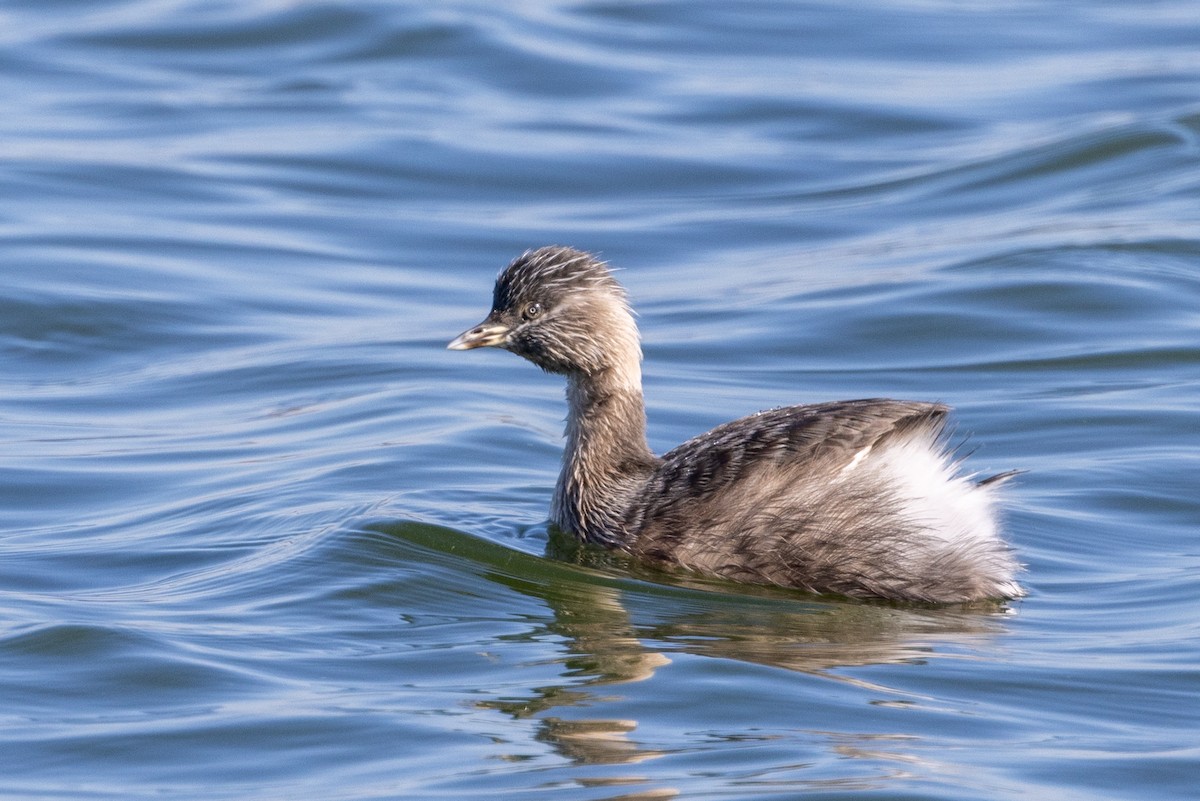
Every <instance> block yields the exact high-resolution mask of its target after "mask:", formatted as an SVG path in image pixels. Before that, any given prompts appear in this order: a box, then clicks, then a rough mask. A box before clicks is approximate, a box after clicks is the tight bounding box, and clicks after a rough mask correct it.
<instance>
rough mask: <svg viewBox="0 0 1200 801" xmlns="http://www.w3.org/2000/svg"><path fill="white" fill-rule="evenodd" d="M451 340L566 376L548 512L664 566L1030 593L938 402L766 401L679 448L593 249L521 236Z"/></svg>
mask: <svg viewBox="0 0 1200 801" xmlns="http://www.w3.org/2000/svg"><path fill="white" fill-rule="evenodd" d="M447 347H448V348H449V349H451V350H471V349H474V348H484V347H491V348H499V349H502V350H507V351H510V352H512V353H514V354H516V355H518V356H521V357H524V358H525V359H527V360H528V361H530V362H533V363H534V364H535V365H537V366H538V367H540V368H542V370H544V371H546V372H549V373H554V374H558V375H562V376H565V378H566V384H567V388H566V400H567V406H568V415H567V420H566V431H565V434H564V438H565V447H564V451H563V460H562V468H561V471H560V474H559V476H558V481H557V483H556V485H555V489H554V496H553V500H552V502H551V507H550V522H551V523H552V524H553V525H555V526H557V527H558V528H559V529H561V530H563V531H565V532H568V533H569V534H571V535H573V536H574V537H575V538H577V539H578V540H579V541H580V542H582V543H585V544H592V545H597V546H601V547H604V548H607V549H610V550H616V551H621V552H624V553H626V554H628V555H630V556H631V557H633V558H634V559H637V560H639V561H644V562H647V563H651V564H654V565H657V566H660V567H662V568H664V569H668V570H678V569H682V570H684V571H690V572H692V573H696V574H700V575H704V576H709V577H719V578H723V579H728V580H730V581H734V582H740V583H744V584H764V585H778V586H782V587H790V588H795V589H797V590H801V591H803V592H806V593H812V594H817V595H833V596H842V597H845V598H850V599H875V600H886V601H900V602H923V603H931V604H964V603H971V602H976V601H988V600H994V601H1004V600H1009V599H1015V598H1019V597H1021V596H1022V595H1023V594H1024V591H1023V589H1022V587H1021V586H1020V585H1019V584H1018V582H1017V579H1016V576H1017V574H1018V573H1019V571H1020V570H1021V567H1020V565H1019V564H1018V562H1017V560H1016V557H1015V555H1014V551H1013V549H1012V548H1011V547H1010V546H1009V545H1008V544H1007V543H1006V542H1005V541H1004V539H1003V538H1002V536H1001V533H1000V522H999V514H998V506H999V497H998V493H997V490H998V488H999V487H1000V486H1001V485H1003V484H1004V483H1005V482H1006V481H1007V480H1008V479H1009V478H1011V477H1012V476H1013V475H1015V474H1016V473H1018V472H1020V471H1008V472H1004V473H1000V474H997V475H993V476H990V477H987V478H983V479H981V480H977V479H976V478H975V477H974V476H972V475H967V474H964V473H963V472H962V469H961V459H960V458H959V457H958V456H957V455H956V449H955V448H953V447H951V445H950V444H949V442H948V439H949V436H948V433H947V423H948V415H949V413H950V408H949V407H948V406H946V405H944V404H942V403H936V402H922V401H905V400H892V399H887V398H869V399H861V400H843V401H832V402H820V403H810V404H805V405H797V406H785V407H780V408H774V409H768V410H765V411H760V412H758V413H756V414H752V415H750V416H748V417H743V418H741V419H737V420H733V421H731V422H727V423H724V424H722V425H719V426H717V427H716V428H714V429H712V430H711V431H709V432H707V433H704V434H701V435H699V436H697V437H695V438H694V439H691V440H689V441H687V442H685V443H683V444H682V445H679V446H678V447H676V448H674V449H673V450H671V451H668V452H667V453H665V454H663V455H661V456H657V455H655V454H654V453H653V452H652V451H651V449H650V447H649V445H648V442H647V438H646V408H645V401H644V397H643V392H642V374H641V362H642V350H641V341H640V335H639V331H638V327H637V324H636V322H635V319H634V314H633V311H632V309H631V307H630V303H629V299H628V295H627V293H626V291H625V289H624V287H622V286H621V284H620V283H618V282H617V280H616V278H614V276H613V273H612V271H611V270H610V269H609V267H608V265H607V264H606V263H604V262H603V261H601V260H600V259H599V258H598V257H596V256H594V255H592V254H590V253H587V252H583V251H580V250H576V249H574V248H570V247H564V246H557V245H553V246H547V247H541V248H537V249H532V250H528V251H526V252H524V253H523V254H521V255H520V256H519V257H517V258H516V259H515V260H513V261H512V262H511V263H510V264H509V265H508V266H507V267H505V268H504V269H503V270H501V272H500V274H499V275H498V276H497V278H496V282H495V286H494V288H493V293H492V307H491V310H490V312H489V313H488V315H487V317H486V318H485V319H484V320H483V321H482V322H481V323H479V324H478V325H475V326H473V327H472V328H469V329H467V330H466V331H464V332H463V333H462V334H460V335H459V336H458V337H456V338H455V339H454V340H453V341H451V342H450V343H449V344H448V345H447Z"/></svg>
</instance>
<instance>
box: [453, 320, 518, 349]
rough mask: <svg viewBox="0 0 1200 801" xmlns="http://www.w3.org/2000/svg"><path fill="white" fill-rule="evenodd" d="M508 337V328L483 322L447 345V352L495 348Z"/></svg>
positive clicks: (486, 321)
mask: <svg viewBox="0 0 1200 801" xmlns="http://www.w3.org/2000/svg"><path fill="white" fill-rule="evenodd" d="M507 337H508V326H506V325H501V324H500V323H493V322H489V321H488V320H484V321H483V322H482V323H480V324H479V325H477V326H475V327H474V328H471V329H469V330H467V331H463V332H462V333H461V334H459V335H458V336H456V337H455V338H454V340H453V341H452V342H451V343H450V344H449V345H447V346H446V347H447V349H449V350H471V349H472V348H495V347H499V346H500V345H503V344H504V340H505V339H506V338H507Z"/></svg>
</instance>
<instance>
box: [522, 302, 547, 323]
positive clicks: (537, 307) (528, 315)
mask: <svg viewBox="0 0 1200 801" xmlns="http://www.w3.org/2000/svg"><path fill="white" fill-rule="evenodd" d="M541 313H542V304H540V303H530V304H529V305H528V306H526V307H525V311H524V312H522V313H521V316H522V317H524V318H525V319H526V320H532V319H533V318H534V317H537V316H538V315H539V314H541Z"/></svg>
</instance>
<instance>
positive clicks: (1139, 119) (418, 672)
mask: <svg viewBox="0 0 1200 801" xmlns="http://www.w3.org/2000/svg"><path fill="white" fill-rule="evenodd" d="M505 6H511V7H505ZM0 41H2V42H3V47H2V48H0V65H2V66H0V96H3V97H4V98H5V102H4V106H5V113H4V114H3V115H0V144H2V147H0V241H2V242H3V247H2V249H0V252H2V253H3V257H2V259H3V275H4V279H3V282H2V284H0V354H2V358H3V367H4V369H3V371H2V373H0V382H2V386H3V391H2V392H0V442H2V443H3V444H2V445H0V498H2V501H0V532H2V534H0V592H2V593H3V605H2V607H0V609H2V611H3V614H2V617H0V622H2V625H0V699H2V704H0V795H2V796H3V797H5V798H37V799H78V798H92V799H130V798H148V797H155V798H171V799H219V798H237V799H246V798H254V799H260V798H261V799H274V798H288V799H309V798H311V799H383V798H454V799H458V798H479V797H503V798H512V799H526V798H530V799H531V798H554V799H582V800H586V801H594V800H597V801H598V800H599V799H618V798H619V799H661V798H670V797H676V796H678V797H682V798H689V799H749V798H754V799H757V798H771V799H792V798H805V799H810V798H811V799H862V798H876V799H954V801H961V800H962V799H1018V798H1021V799H1024V798H1055V799H1067V800H1068V801H1070V800H1071V799H1088V800H1089V801H1091V800H1092V799H1156V800H1158V799H1174V798H1186V797H1196V789H1195V788H1196V784H1197V777H1198V776H1200V742H1198V740H1197V730H1198V729H1200V701H1197V688H1198V687H1200V669H1198V668H1197V664H1198V662H1200V623H1198V622H1197V618H1198V612H1200V604H1198V600H1200V545H1198V544H1197V542H1198V540H1197V533H1198V528H1200V501H1198V500H1197V492H1196V490H1197V486H1198V479H1200V426H1197V424H1196V409H1197V389H1198V387H1200V344H1198V343H1200V226H1198V224H1200V202H1198V201H1200V101H1198V100H1197V97H1200V94H1198V93H1200V6H1198V5H1197V4H1196V3H1194V2H1149V3H1134V4H1129V3H1119V2H1096V3H1022V2H1011V3H987V2H974V3H945V4H943V3H938V2H917V1H916V0H911V1H910V2H904V0H873V2H871V3H868V4H849V5H845V4H838V3H828V4H822V3H786V2H767V1H764V2H745V3H741V2H739V3H732V4H731V3H695V2H687V3H671V2H655V3H632V2H631V3H621V2H607V3H604V2H586V3H585V2H528V3H520V4H500V5H499V6H497V5H496V4H490V3H474V4H472V3H466V2H459V3H448V4H416V3H413V4H405V3H384V2H374V3H364V2H356V3H337V2H328V1H327V2H309V3H288V2H278V1H276V2H272V1H271V0H251V2H238V3H199V2H186V1H185V0H99V1H93V2H86V3H83V2H59V3H40V2H29V0H25V2H10V3H7V4H6V5H5V6H4V8H3V9H2V10H0ZM550 242H559V243H564V244H571V245H575V246H578V247H583V248H588V249H593V250H597V251H600V252H601V253H602V254H603V255H604V256H605V257H606V258H607V259H609V260H610V261H611V262H612V263H614V264H615V265H617V266H620V267H623V268H625V270H624V271H623V272H622V273H621V278H622V280H623V281H624V282H625V283H626V284H627V285H628V287H629V289H630V292H631V294H632V297H633V299H634V302H635V304H636V306H637V308H638V309H639V311H640V323H641V325H642V328H643V331H644V337H645V350H646V362H645V370H646V386H647V396H648V403H649V415H650V428H651V430H650V436H651V444H652V445H653V446H654V447H655V448H656V449H657V450H660V451H662V450H665V449H668V448H670V447H671V446H673V445H675V444H677V443H678V442H679V441H681V440H683V439H685V438H687V437H689V436H692V435H694V434H696V433H699V432H700V431H703V430H705V429H707V428H708V427H710V426H712V425H715V424H716V423H719V422H721V421H723V420H726V419H729V418H732V417H735V416H738V415H741V414H745V413H749V412H751V411H754V410H756V409H759V408H765V407H769V406H774V405H778V404H785V403H795V402H800V401H812V400H825V399H832V398H839V397H861V396H872V395H893V396H900V397H911V398H927V399H940V400H944V401H946V402H949V403H952V404H953V405H954V406H955V407H957V410H958V412H957V414H958V417H957V420H958V425H959V431H960V432H961V433H962V434H963V435H966V434H968V433H969V434H970V437H971V438H970V444H969V445H968V446H967V449H968V450H972V449H973V450H972V453H971V456H970V460H969V463H970V467H971V469H973V470H978V471H980V472H985V471H996V470H1003V469H1009V468H1018V467H1019V468H1025V469H1027V470H1028V471H1029V472H1028V473H1027V474H1026V475H1025V476H1023V477H1022V479H1021V480H1020V482H1019V483H1018V484H1017V485H1016V486H1014V487H1013V489H1012V491H1011V492H1010V495H1009V501H1010V503H1009V514H1008V531H1009V536H1010V538H1011V540H1012V541H1013V543H1014V544H1015V546H1016V547H1017V549H1018V551H1019V553H1020V556H1021V559H1022V561H1023V562H1024V563H1026V564H1027V566H1028V569H1027V572H1026V574H1025V576H1024V582H1025V584H1026V585H1027V586H1028V588H1029V590H1030V595H1029V597H1028V598H1027V599H1025V600H1023V601H1021V602H1019V603H1016V604H1011V605H1009V606H1008V607H1006V608H1004V609H998V610H963V609H936V608H914V607H906V606H881V605H871V604H850V603H839V602H835V601H827V600H822V599H815V598H811V597H806V596H802V595H797V594H795V593H788V592H783V591H766V590H755V589H747V588H738V587H735V586H731V585H727V584H720V583H713V582H708V583H705V582H688V581H681V580H672V579H668V578H666V577H664V576H661V575H658V574H654V573H653V572H649V571H646V570H643V569H641V568H639V567H638V566H636V565H629V564H624V563H621V562H620V561H619V560H606V559H598V558H592V557H588V558H585V559H583V560H582V561H572V560H568V559H562V558H550V557H547V556H546V555H545V552H546V547H547V531H546V526H545V523H544V521H545V518H546V512H547V506H548V502H549V496H550V493H551V489H552V486H553V482H554V478H555V474H556V470H557V464H558V457H559V448H560V434H561V419H562V416H563V413H564V405H563V401H562V388H561V384H560V382H559V381H558V380H557V379H555V378H554V377H551V376H544V375H541V374H540V373H539V372H538V371H537V370H535V369H534V368H532V367H531V366H529V365H527V364H525V363H523V362H521V361H520V360H518V359H516V358H514V357H511V356H509V355H508V354H504V353H499V352H487V353H478V352H476V353H469V354H459V353H448V352H446V351H445V350H444V345H445V343H446V342H447V341H448V340H449V339H450V338H451V337H452V336H453V335H455V334H456V333H458V332H459V331H460V330H462V329H463V328H464V327H466V326H468V325H470V324H472V323H474V322H475V321H476V320H477V319H478V318H479V317H480V316H481V315H482V314H483V313H484V311H486V306H487V303H488V299H489V296H490V282H491V279H492V277H493V275H494V274H495V272H496V270H497V269H499V268H500V267H501V266H502V265H503V264H504V263H505V262H506V261H507V260H509V259H510V258H512V257H513V256H515V255H516V254H517V253H519V252H520V251H521V250H523V249H525V248H527V247H531V246H536V245H540V244H546V243H550Z"/></svg>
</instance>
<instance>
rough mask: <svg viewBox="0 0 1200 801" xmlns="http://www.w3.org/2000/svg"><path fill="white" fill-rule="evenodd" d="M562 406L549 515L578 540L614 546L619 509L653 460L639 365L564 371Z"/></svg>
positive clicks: (625, 505)
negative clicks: (558, 467)
mask: <svg viewBox="0 0 1200 801" xmlns="http://www.w3.org/2000/svg"><path fill="white" fill-rule="evenodd" d="M567 405H568V407H569V411H568V416H567V430H566V440H567V443H566V451H565V452H564V454H563V467H562V473H561V474H560V475H559V477H558V486H557V488H556V489H555V493H554V505H553V509H552V511H551V517H552V519H553V522H554V523H555V524H557V525H558V526H559V527H560V528H563V529H566V530H568V531H571V532H572V533H574V534H575V535H576V536H577V537H579V538H580V539H582V540H585V541H588V542H598V543H601V544H605V545H608V546H617V545H620V543H621V542H622V540H623V534H624V526H623V520H624V514H625V512H626V510H627V509H628V506H629V504H630V502H631V501H632V499H633V497H634V495H635V494H636V493H637V492H638V491H639V490H640V489H641V487H642V485H643V484H644V483H645V480H646V477H647V476H648V475H649V473H650V471H651V470H652V469H653V467H654V465H655V464H656V462H657V460H656V459H655V457H654V454H653V453H651V451H650V447H649V445H647V443H646V406H645V402H644V401H643V399H642V387H641V368H640V366H639V365H638V364H637V361H636V360H633V363H632V365H630V364H628V363H626V364H623V365H621V366H620V369H616V368H614V369H612V370H606V371H601V372H599V373H595V374H589V375H579V376H569V377H568V379H567Z"/></svg>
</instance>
